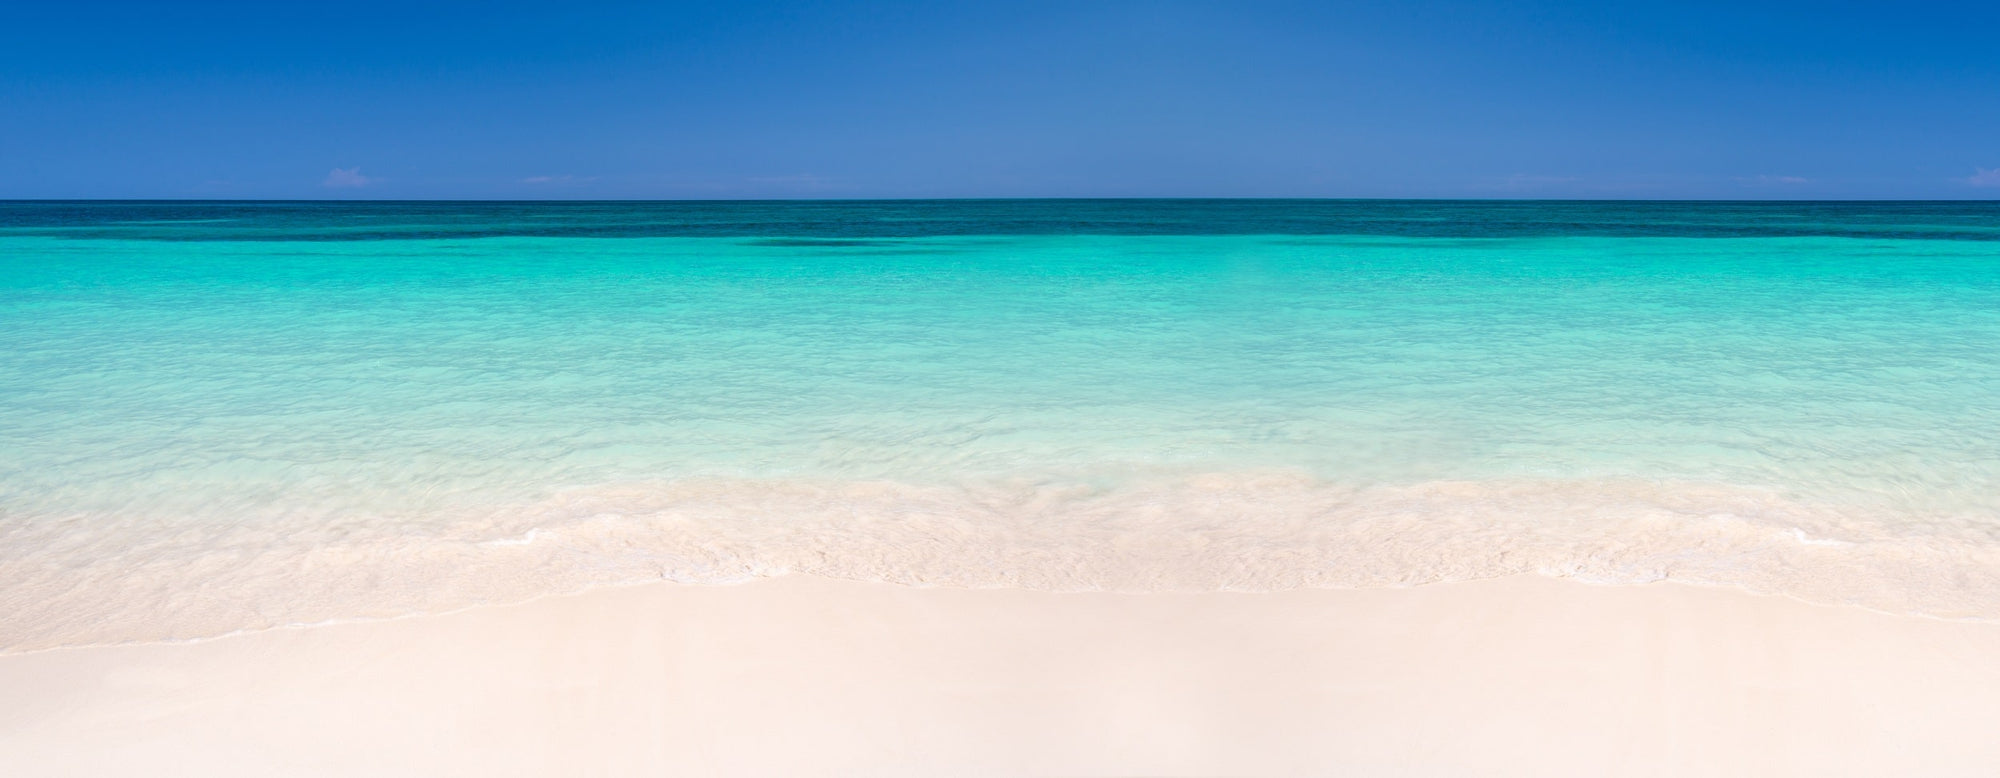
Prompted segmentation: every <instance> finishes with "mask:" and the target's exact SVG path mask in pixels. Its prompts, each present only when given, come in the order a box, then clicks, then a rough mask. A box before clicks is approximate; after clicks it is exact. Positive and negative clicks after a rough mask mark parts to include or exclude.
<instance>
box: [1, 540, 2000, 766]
mask: <svg viewBox="0 0 2000 778" xmlns="http://www.w3.org/2000/svg"><path fill="white" fill-rule="evenodd" d="M0 699H3V700H5V703H4V707H0V775H5V776H16V777H25V776H44V775H87V776H109V775H148V776H152V775H202V776H210V775H255V776H274V775H286V776H291V775H370V776H375V775H424V776H438V775H478V776H504V775H537V776H540V775H548V776H569V775H688V776H695V775H732V776H733V775H748V776H778V775H911V776H960V775H1066V776H1090V775H1121V776H1136V775H1364V776H1366V775H1440V776H1445V775H1449V776H1462V775H1536V776H1562V775H1575V776H1586V775H1588V776H1603V775H1759V776H1765V775H1816V776H1817V775H1870V776H1876V775H1925V776H1931V775H1991V774H1995V773H1996V772H2000V737H1996V734H2000V624H1991V623H1969V622H1949V621H1940V620H1933V619H1922V618H1908V617H1898V616H1888V615H1882V614H1876V613H1870V612H1865V611H1861V610H1857V609H1852V608H1835V607H1821V606H1813V605H1806V604H1802V603H1799V602H1796V601H1792V600H1788V599H1782V598H1772V597H1757V596H1751V595H1746V594H1742V593H1739V592H1734V591H1727V590H1720V589H1702V588H1694V587H1687V586H1680V585H1674V584H1654V585H1648V586H1631V587H1602V586H1590V585H1584V584H1578V583H1573V582H1566V581H1557V580H1550V579H1543V578H1534V577H1526V578H1511V579H1502V580H1495V581H1483V582H1476V583H1466V584H1446V585H1436V586H1425V587H1417V588H1413V589H1394V590H1360V591H1325V590H1321V591H1294V592H1283V593H1275V594H1234V593H1215V594H1140V595H1127V594H1108V593H1083V594H1061V593H1047V592H1028V591H967V590H951V589H913V588H905V587H898V586H891V585H885V584H868V583H854V582H844V581H832V580H825V579H817V578H808V577H788V578H781V579H772V580H765V581H760V582H757V583H753V584H746V585H742V586H724V587H694V586H681V585H671V584H661V585H649V586H640V587H633V588H625V589H613V590H600V591H596V592H591V593H588V594H583V595H578V596H572V597H560V598H548V599H544V600H539V601H535V602H530V603H525V604H520V605H510V606H498V607H486V608H478V609H474V610H469V611H464V612H460V613H454V614H448V615H441V616H427V617H419V618H409V619H401V620H396V621H387V622H373V623H355V624H340V625H329V626H320V627H312V628H304V629H287V630H277V631H271V632H263V633H257V634H247V635H238V636H233V637H227V638H221V639H216V640H210V641H205V642H200V643H192V644H153V645H129V646H112V647H98V648H77V649H62V650H55V651H44V652H38V653H31V654H19V655H11V656H0Z"/></svg>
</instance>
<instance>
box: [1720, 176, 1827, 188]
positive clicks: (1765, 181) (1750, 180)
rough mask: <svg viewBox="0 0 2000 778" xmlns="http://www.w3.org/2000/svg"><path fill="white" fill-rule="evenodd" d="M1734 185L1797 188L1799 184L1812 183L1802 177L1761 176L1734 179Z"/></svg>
mask: <svg viewBox="0 0 2000 778" xmlns="http://www.w3.org/2000/svg"><path fill="white" fill-rule="evenodd" d="M1736 183H1739V184H1742V185H1744V186H1798V185H1800V184H1810V183H1812V179H1810V178H1805V177H1803V176H1772V175H1763V176H1745V177H1742V178H1738V179H1736Z"/></svg>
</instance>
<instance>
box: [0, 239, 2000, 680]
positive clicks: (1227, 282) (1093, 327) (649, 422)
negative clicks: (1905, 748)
mask: <svg viewBox="0 0 2000 778" xmlns="http://www.w3.org/2000/svg"><path fill="white" fill-rule="evenodd" d="M785 572H812V573H819V574H825V575H834V576H843V577H853V578H868V579H880V580H891V581H900V582H906V583H927V584H945V585H964V586H1028V587H1040V588H1056V589H1082V588H1113V589H1215V588H1230V589H1273V588H1286V587H1296V586H1380V585H1404V584H1411V583H1422V582H1429V581H1439V580H1452V579H1463V578H1476V577H1484V576H1492V575H1503V574H1509V573H1518V572H1541V573H1546V574H1552V575H1568V576H1577V577H1583V578H1587V579H1592V580H1606V581H1644V580H1658V579H1679V580H1687V581H1693V582H1700V583H1712V584H1726V585H1736V586H1743V587H1747V588H1750V589H1753V590H1758V591H1766V592H1777V593H1787V594H1793V595H1797V596H1801V597H1805V598H1808V599H1814V600H1820V601H1829V602H1851V603H1857V604H1861V605H1866V606H1870V607H1876V608H1882V609H1889V610H1897V611H1908V612H1921V613H1930V614H1936V615H1946V616H1980V617H1996V616H2000V205H1996V204H1991V203H1985V204H1980V203H1973V204H1921V203H1919V204H1721V203H1712V204H1701V203H1694V204H1634V203H1622V204H1621V203H1448V202H1411V203H1398V202H1312V201H1306V202H1293V201H1216V202H1203V201H1133V202H1118V201H1084V202H1075V201H1067V202H1066V201H994V202H977V201H971V202H967V201H958V202H890V203H640V204H621V203H597V204H518V203H516V204H505V203H499V204H467V203H420V204H324V203H320V204H306V203H292V204H284V203H277V204H244V203H0V646H4V647H11V648H15V649H21V648H35V647H42V646H50V645H60V644H72V643H87V642H104V641H118V640H143V639H158V638H184V637H198V636H203V635H212V634H219V633H222V632H227V631H231V630H237V629H245V628H258V627H264V626H270V625H274V624H287V623H299V622H313V621H320V620H326V619H339V618H353V617H368V616H385V615H395V614H400V613H409V612H416V611H427V610H437V609H443V608H451V607H458V606H462V605H467V604H472V603H477V602H491V601H504V600H509V599H519V598H524V597H530V596H534V595H538V594H543V593H549V592H557V591H570V590H575V589H578V588H582V587H586V586H590V585H598V584H614V583H626V582H635V581H642V580H657V579H661V578H665V579H670V580H679V581H694V582H721V581H732V580H741V579H743V578H745V577H749V576H756V575H772V574H781V573H785Z"/></svg>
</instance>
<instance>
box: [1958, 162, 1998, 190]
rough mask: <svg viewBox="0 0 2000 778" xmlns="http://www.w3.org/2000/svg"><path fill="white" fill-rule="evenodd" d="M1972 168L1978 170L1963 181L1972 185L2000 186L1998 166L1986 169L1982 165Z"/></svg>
mask: <svg viewBox="0 0 2000 778" xmlns="http://www.w3.org/2000/svg"><path fill="white" fill-rule="evenodd" d="M1974 169H1975V170H1977V171H1979V172H1976V173H1973V174H1972V176H1971V177H1969V178H1967V179H1965V183H1967V184H1971V185H1973V186H2000V168H1994V169H1992V170H1987V169H1986V168H1983V167H1982V168H1974Z"/></svg>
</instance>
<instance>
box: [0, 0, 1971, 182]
mask: <svg viewBox="0 0 2000 778" xmlns="http://www.w3.org/2000/svg"><path fill="white" fill-rule="evenodd" d="M873 197H1448V198H1459V197H1470V198H1483V197H1503V198H1702V199H1709V198H1716V199H1799V198H1806V199H1857V198H1858V199H1878V198H1879V199H1904V198H1915V199H1960V198H1977V199H1992V198H1996V197H2000V2H1986V3H1978V4H1975V3H1943V2H1931V3H1926V2H1867V3H1862V2H1837V1H1836V2H1815V3H1782V2H1757V0H1740V1H1737V2H1708V1H1706V0H1690V1H1689V2H1678V3H1645V2H1630V3H1627V2H1602V1H1601V0H1595V1H1589V2H1586V1H1582V0H1546V1H1542V2H1536V1H1533V0H1523V1H1519V2H1449V1H1440V2H1421V1H1411V2H1387V1H1382V2H1377V1H1375V0H1360V1H1357V2H1339V1H1338V0H1334V1H1330V2H1255V1H1254V0H1238V2H1216V3H1208V2H1173V1H1172V0H1158V1H1155V2H1088V1H1085V0H1076V1H1072V2H1050V3H1043V2H1035V1H1033V0H1023V1H1021V2H1005V3H977V2H964V3H948V2H936V1H935V0H934V1H933V2H907V3H877V2H761V3H760V2H700V3H680V2H646V3H593V2H584V1H582V0H577V1H576V2H567V3H555V2H540V3H510V2H484V3H430V2H423V1H422V0H401V1H400V2H387V3H384V2H372V1H370V0H347V1H345V2H318V3H305V2H301V3H289V2H270V1H269V0H265V1H262V2H201V1H200V0H183V1H182V2H175V3H161V2H133V3H114V2H93V1H92V0H66V1H65V2H56V1H54V0H49V1H47V2H31V1H30V0H0V198H218V199H224V198H305V199H318V198H384V199H428V198H468V199H485V198H502V199H623V198H647V199H651V198H665V199H688V198H693V199H704V198H873Z"/></svg>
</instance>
